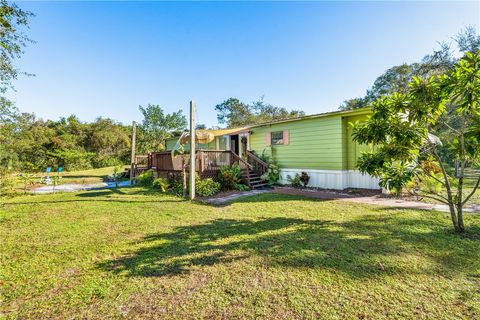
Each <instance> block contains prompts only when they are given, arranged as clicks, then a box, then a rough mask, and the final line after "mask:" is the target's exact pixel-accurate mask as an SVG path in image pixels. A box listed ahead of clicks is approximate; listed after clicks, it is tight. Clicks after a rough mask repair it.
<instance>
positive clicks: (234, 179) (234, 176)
mask: <svg viewBox="0 0 480 320" xmlns="http://www.w3.org/2000/svg"><path fill="white" fill-rule="evenodd" d="M241 179H242V169H241V168H240V166H238V165H236V164H234V165H232V166H223V167H222V168H220V172H219V173H218V181H219V182H220V185H221V186H222V189H224V190H232V189H235V185H237V184H239V183H240V181H241Z"/></svg>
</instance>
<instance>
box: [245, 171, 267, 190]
mask: <svg viewBox="0 0 480 320" xmlns="http://www.w3.org/2000/svg"><path fill="white" fill-rule="evenodd" d="M242 180H243V182H244V183H245V184H246V185H248V186H249V187H250V188H252V189H260V188H264V187H267V186H268V183H267V181H265V180H263V179H262V178H261V177H260V175H259V174H258V173H255V172H252V171H250V179H249V177H248V174H247V170H242Z"/></svg>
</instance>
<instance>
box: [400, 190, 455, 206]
mask: <svg viewBox="0 0 480 320" xmlns="http://www.w3.org/2000/svg"><path fill="white" fill-rule="evenodd" d="M407 192H408V194H410V195H411V196H420V197H422V198H429V199H433V200H437V201H439V202H441V203H443V204H446V205H449V203H448V200H447V199H446V198H444V197H442V196H440V195H438V196H439V197H440V198H437V197H434V196H432V195H427V194H415V193H413V192H411V191H409V190H407ZM443 199H445V200H443Z"/></svg>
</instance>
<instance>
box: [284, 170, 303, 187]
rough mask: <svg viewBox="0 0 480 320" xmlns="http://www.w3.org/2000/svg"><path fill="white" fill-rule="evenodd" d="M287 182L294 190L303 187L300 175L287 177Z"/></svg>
mask: <svg viewBox="0 0 480 320" xmlns="http://www.w3.org/2000/svg"><path fill="white" fill-rule="evenodd" d="M287 180H288V182H290V185H291V186H292V187H294V188H300V187H301V186H302V180H301V179H300V175H299V174H298V173H297V174H296V175H295V176H294V177H293V178H292V176H290V175H287Z"/></svg>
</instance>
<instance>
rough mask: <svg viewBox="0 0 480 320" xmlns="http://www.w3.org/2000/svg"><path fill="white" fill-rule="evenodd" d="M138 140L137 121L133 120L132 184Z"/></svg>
mask: <svg viewBox="0 0 480 320" xmlns="http://www.w3.org/2000/svg"><path fill="white" fill-rule="evenodd" d="M136 140H137V123H136V122H135V121H133V122H132V153H131V158H130V184H133V179H134V178H135V142H136Z"/></svg>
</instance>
